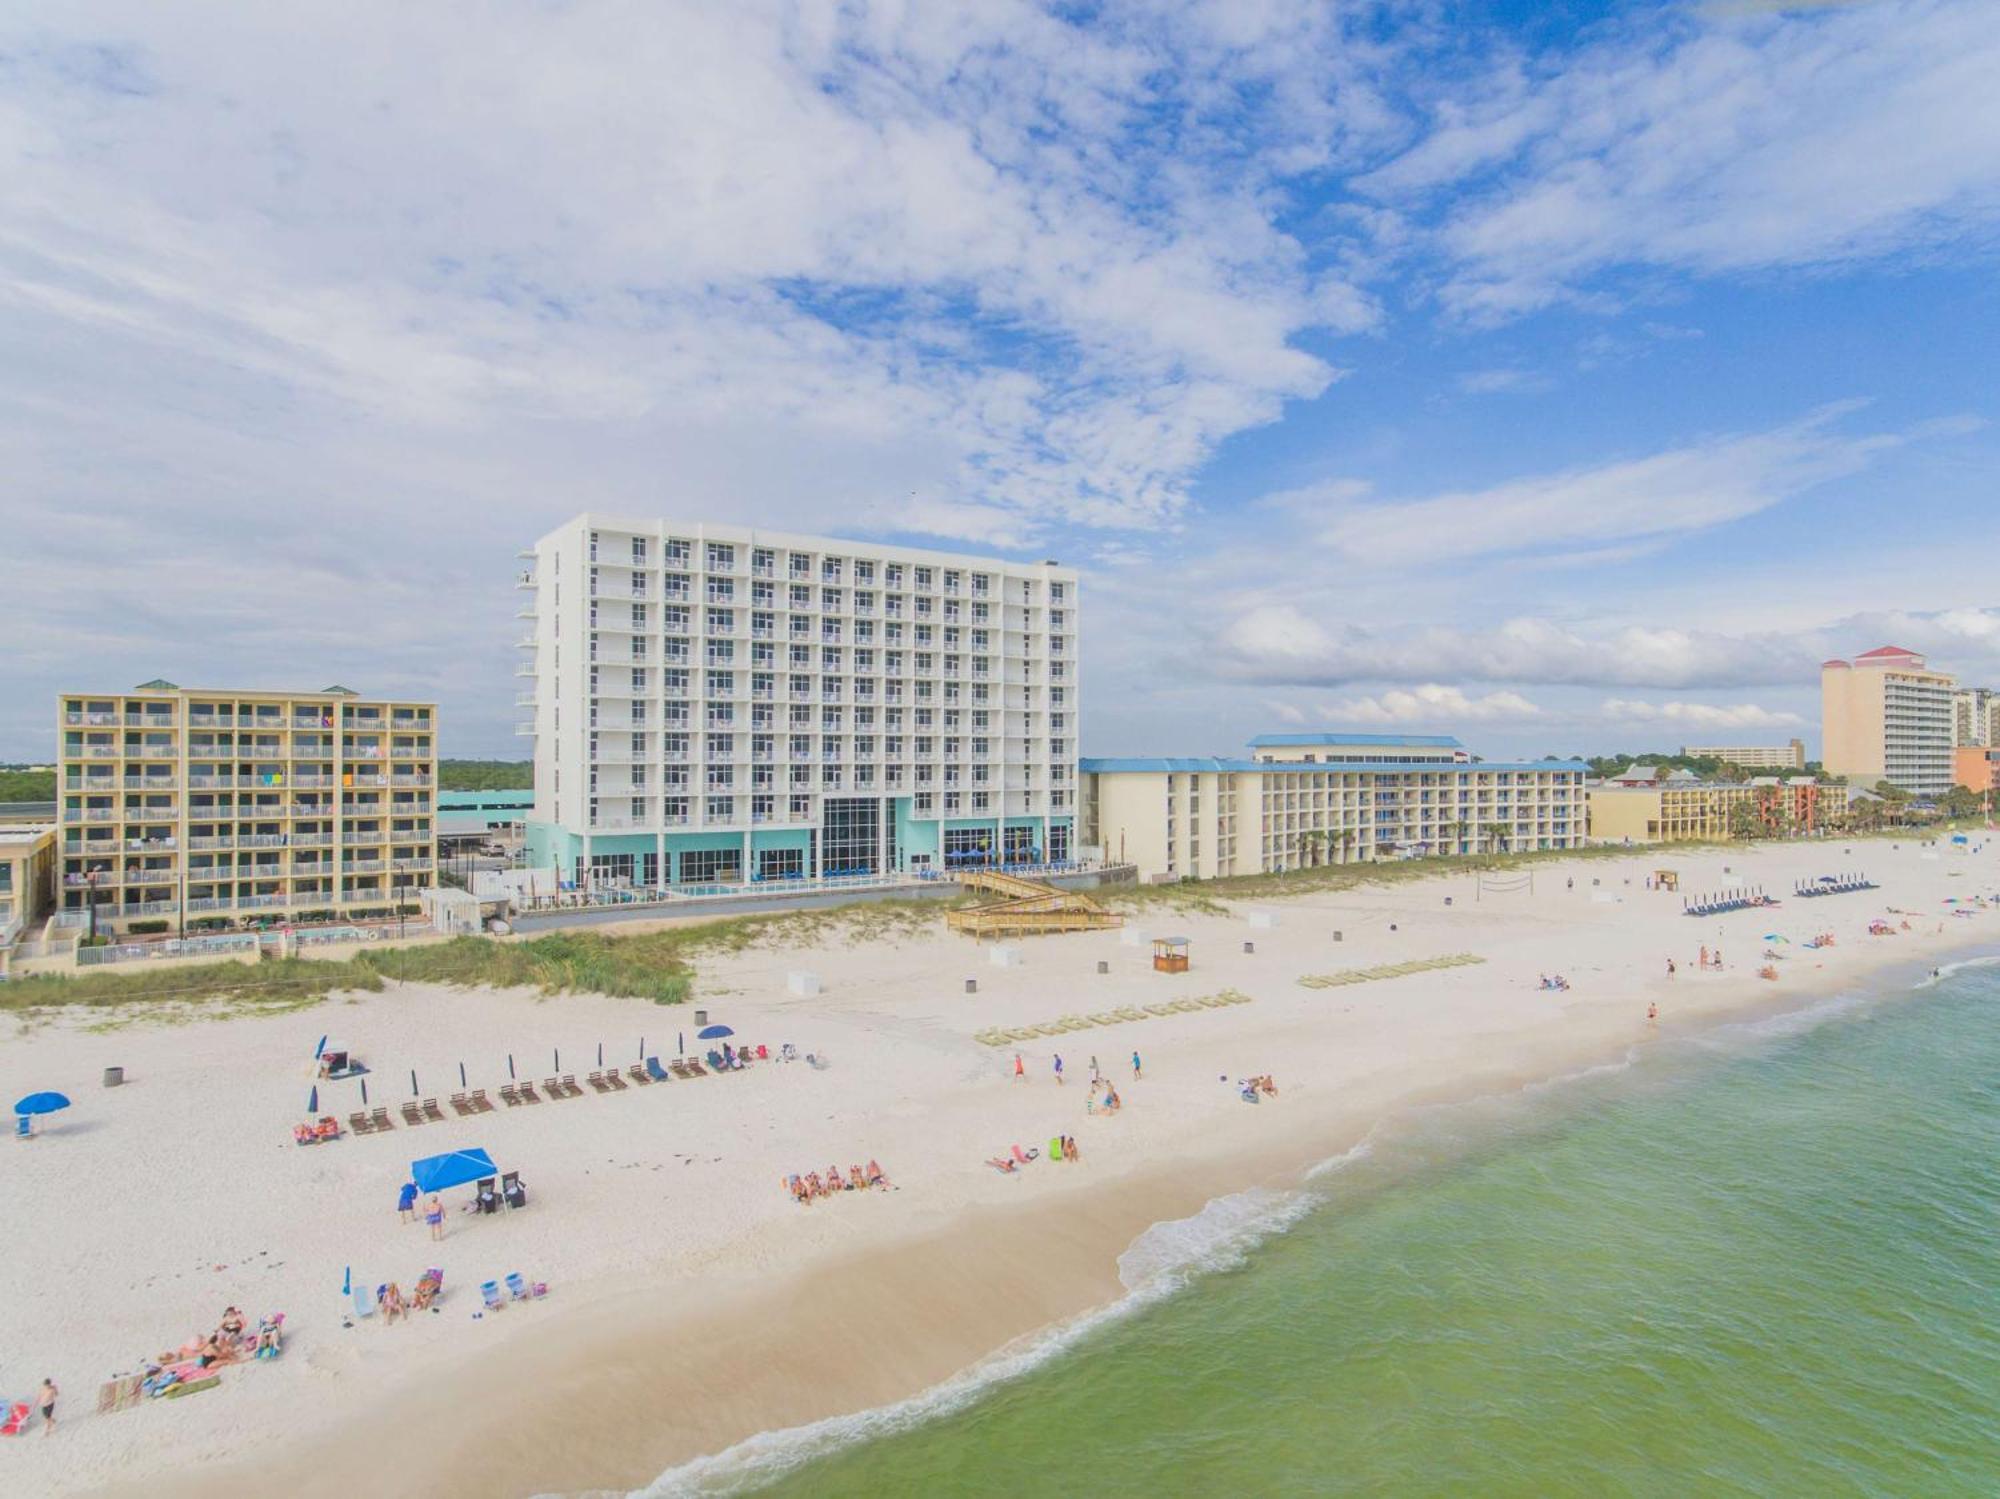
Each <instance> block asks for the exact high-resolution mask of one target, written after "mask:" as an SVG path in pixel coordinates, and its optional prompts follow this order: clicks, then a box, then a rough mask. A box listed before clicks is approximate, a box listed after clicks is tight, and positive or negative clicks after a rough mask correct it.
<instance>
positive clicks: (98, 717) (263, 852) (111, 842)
mask: <svg viewBox="0 0 2000 1499" xmlns="http://www.w3.org/2000/svg"><path fill="white" fill-rule="evenodd" d="M57 736H58V740H59V743H60V745H61V751H62V752H61V754H60V756H59V757H58V759H59V768H58V779H57V786H56V795H57V803H58V805H57V821H58V825H59V827H60V829H61V849H60V854H59V857H60V861H61V868H60V872H59V890H60V900H61V904H62V906H63V908H64V909H65V910H73V911H81V910H85V909H88V908H91V907H94V908H95V912H96V921H97V923H98V926H99V929H100V930H120V929H126V928H128V927H129V925H130V924H131V923H132V922H135V921H140V922H149V923H150V922H158V921H166V922H168V923H169V924H172V925H175V926H178V925H179V924H181V923H185V924H186V925H187V926H188V927H190V928H196V927H214V926H223V925H242V924H248V923H251V922H256V921H262V920H270V919H280V920H295V919H299V918H302V917H310V916H319V915H331V916H350V917H359V916H364V915H372V914H377V913H379V914H389V913H390V912H392V911H393V910H394V909H395V907H396V906H397V905H398V904H404V905H409V904H414V903H415V902H416V899H417V897H416V895H415V892H416V891H417V890H420V889H422V888H424V887H425V886H427V885H429V884H431V883H432V881H433V879H434V878H435V870H436V860H437V835H436V831H435V828H436V817H435V810H434V808H435V803H436V799H437V773H438V765H437V706H436V705H435V704H433V703H416V702H395V701H389V700H385V699H379V698H364V697H362V696H360V695H359V694H357V693H355V692H352V691H350V690H349V689H347V688H345V687H329V688H326V689H325V690H323V691H320V692H243V691H224V690H215V689H194V688H185V687H179V686H176V685H175V684H174V683H172V682H147V683H145V684H143V685H142V686H139V687H135V688H133V689H132V690H131V691H129V692H70V693H64V694H63V695H62V697H61V699H60V700H59V702H58V705H57Z"/></svg>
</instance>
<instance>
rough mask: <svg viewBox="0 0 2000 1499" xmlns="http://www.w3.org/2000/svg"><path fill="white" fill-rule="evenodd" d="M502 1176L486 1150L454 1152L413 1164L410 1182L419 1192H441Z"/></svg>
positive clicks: (425, 1158) (427, 1157)
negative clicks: (489, 1177) (490, 1177)
mask: <svg viewBox="0 0 2000 1499" xmlns="http://www.w3.org/2000/svg"><path fill="white" fill-rule="evenodd" d="M499 1174H500V1170H499V1168H498V1167H496V1166H495V1165H494V1164H493V1157H492V1156H490V1155H488V1154H487V1153H486V1152H485V1151H483V1150H453V1151H448V1152H447V1153H445V1154H444V1155H433V1156H426V1157H424V1159H422V1160H421V1161H412V1162H410V1179H411V1180H412V1181H414V1182H415V1183H416V1184H417V1190H418V1191H419V1192H442V1191H444V1190H445V1189H446V1188H447V1187H462V1186H464V1185H465V1184H466V1183H467V1182H476V1181H479V1180H481V1179H482V1178H484V1177H488V1176H498V1175H499Z"/></svg>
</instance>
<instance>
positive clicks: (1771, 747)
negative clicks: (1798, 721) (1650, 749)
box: [1681, 739, 1806, 770]
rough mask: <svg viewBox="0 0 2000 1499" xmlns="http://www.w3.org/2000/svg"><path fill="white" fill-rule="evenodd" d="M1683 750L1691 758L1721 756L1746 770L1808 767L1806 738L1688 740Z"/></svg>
mask: <svg viewBox="0 0 2000 1499" xmlns="http://www.w3.org/2000/svg"><path fill="white" fill-rule="evenodd" d="M1681 753H1682V754H1683V755H1686V756H1687V757H1688V758H1689V759H1690V760H1721V761H1723V762H1724V763H1725V764H1729V765H1737V766H1741V767H1742V768H1743V769H1744V770H1804V769H1805V768H1806V742H1805V741H1804V740H1803V739H1793V740H1789V741H1787V742H1786V743H1784V744H1684V745H1682V746H1681Z"/></svg>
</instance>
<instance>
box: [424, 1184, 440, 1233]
mask: <svg viewBox="0 0 2000 1499" xmlns="http://www.w3.org/2000/svg"><path fill="white" fill-rule="evenodd" d="M424 1222H426V1223H428V1224H429V1225H430V1226H431V1237H432V1238H433V1239H442V1238H443V1237H444V1203H443V1201H442V1200H441V1199H439V1198H438V1197H437V1196H436V1195H435V1194H434V1195H433V1196H432V1197H431V1200H430V1201H429V1202H428V1203H427V1204H425V1206H424Z"/></svg>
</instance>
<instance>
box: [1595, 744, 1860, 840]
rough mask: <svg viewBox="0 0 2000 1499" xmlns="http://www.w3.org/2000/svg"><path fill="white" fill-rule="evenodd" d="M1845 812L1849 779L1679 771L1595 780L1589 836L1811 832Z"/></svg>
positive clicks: (1658, 837) (1675, 836)
mask: <svg viewBox="0 0 2000 1499" xmlns="http://www.w3.org/2000/svg"><path fill="white" fill-rule="evenodd" d="M1689 753H1691V754H1692V753H1696V752H1695V751H1689ZM1846 815H1847V785H1846V783H1845V782H1844V781H1820V780H1815V779H1814V778H1813V777H1811V776H1788V777H1785V778H1783V779H1780V778H1779V777H1777V776H1760V777H1758V778H1757V779H1756V780H1754V781H1750V782H1747V783H1743V782H1734V781H1703V780H1699V779H1696V778H1694V777H1691V776H1688V775H1687V774H1686V773H1685V772H1679V773H1676V774H1675V775H1673V776H1667V777H1658V778H1656V779H1655V780H1653V781H1652V782H1651V783H1650V784H1646V783H1642V782H1639V781H1634V780H1621V781H1620V782H1618V783H1617V784H1615V785H1602V786H1592V787H1591V788H1590V836H1591V839H1592V840H1593V841H1594V842H1598V843H1683V842H1703V843H1719V842H1723V841H1725V840H1727V839H1731V838H1745V837H1781V836H1784V835H1786V834H1810V833H1816V832H1819V831H1820V830H1821V829H1823V828H1829V827H1836V826H1838V825H1839V824H1840V822H1841V820H1842V819H1843V818H1844V817H1845V816H1846Z"/></svg>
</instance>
